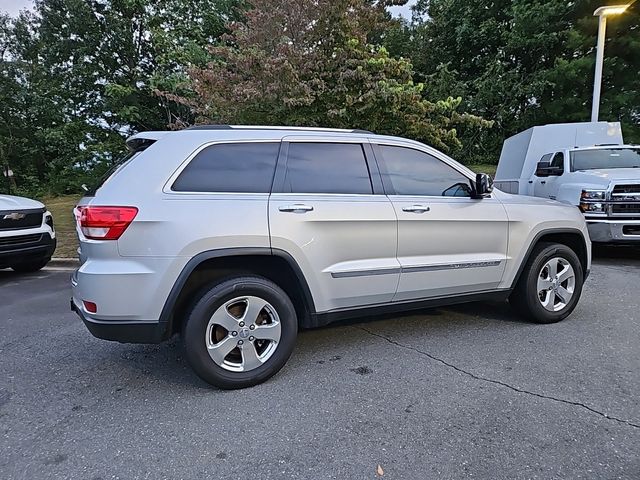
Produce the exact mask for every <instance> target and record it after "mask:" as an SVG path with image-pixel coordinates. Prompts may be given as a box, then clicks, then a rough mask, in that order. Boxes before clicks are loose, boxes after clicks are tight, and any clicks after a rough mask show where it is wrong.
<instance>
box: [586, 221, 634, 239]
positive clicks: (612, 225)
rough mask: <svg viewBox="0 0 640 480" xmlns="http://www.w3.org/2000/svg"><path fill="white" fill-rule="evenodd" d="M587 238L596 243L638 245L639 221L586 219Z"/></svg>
mask: <svg viewBox="0 0 640 480" xmlns="http://www.w3.org/2000/svg"><path fill="white" fill-rule="evenodd" d="M587 227H588V228H589V236H590V237H591V241H592V242H596V243H614V242H615V243H640V220H605V219H602V220H600V219H597V220H594V219H587Z"/></svg>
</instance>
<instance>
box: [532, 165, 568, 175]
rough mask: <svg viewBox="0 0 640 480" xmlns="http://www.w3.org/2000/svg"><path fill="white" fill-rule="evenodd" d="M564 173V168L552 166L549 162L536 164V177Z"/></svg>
mask: <svg viewBox="0 0 640 480" xmlns="http://www.w3.org/2000/svg"><path fill="white" fill-rule="evenodd" d="M558 175H562V168H559V167H551V166H550V164H549V162H538V164H537V165H536V177H551V176H558Z"/></svg>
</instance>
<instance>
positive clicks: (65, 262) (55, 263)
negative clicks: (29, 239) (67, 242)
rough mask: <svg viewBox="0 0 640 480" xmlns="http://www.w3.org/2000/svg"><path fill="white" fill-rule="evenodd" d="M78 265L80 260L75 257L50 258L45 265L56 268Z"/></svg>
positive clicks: (75, 266)
mask: <svg viewBox="0 0 640 480" xmlns="http://www.w3.org/2000/svg"><path fill="white" fill-rule="evenodd" d="M79 266H80V261H79V260H78V259H77V258H56V257H54V258H52V259H51V261H50V262H49V263H47V267H56V268H77V267H79Z"/></svg>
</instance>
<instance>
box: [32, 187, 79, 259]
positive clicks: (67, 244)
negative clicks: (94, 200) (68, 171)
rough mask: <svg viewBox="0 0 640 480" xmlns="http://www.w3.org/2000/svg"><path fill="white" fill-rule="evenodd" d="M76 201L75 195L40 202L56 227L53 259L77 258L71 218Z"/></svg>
mask: <svg viewBox="0 0 640 480" xmlns="http://www.w3.org/2000/svg"><path fill="white" fill-rule="evenodd" d="M78 200H80V197H79V196H77V195H64V196H61V197H48V198H43V199H41V200H40V201H41V202H42V203H44V204H45V206H46V207H47V208H48V209H49V211H50V212H51V213H52V215H53V222H54V225H55V227H56V237H57V239H58V246H57V247H56V251H55V253H54V254H53V256H54V257H58V258H76V257H77V256H78V252H77V250H78V237H77V236H76V223H75V219H74V218H73V208H74V207H75V206H76V205H77V203H78Z"/></svg>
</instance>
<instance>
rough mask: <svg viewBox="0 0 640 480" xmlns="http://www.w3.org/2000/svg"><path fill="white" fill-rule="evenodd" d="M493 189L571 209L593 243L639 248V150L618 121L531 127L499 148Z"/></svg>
mask: <svg viewBox="0 0 640 480" xmlns="http://www.w3.org/2000/svg"><path fill="white" fill-rule="evenodd" d="M496 186H497V187H498V188H500V189H502V190H504V191H507V192H509V193H517V194H521V195H530V196H535V197H540V198H546V199H551V200H557V201H560V202H563V203H567V204H570V205H575V206H576V207H577V208H579V209H580V210H581V211H582V213H583V214H584V215H585V219H586V221H587V225H588V227H589V234H590V236H591V240H592V241H593V242H600V243H609V242H624V243H636V242H638V243H639V244H640V146H636V145H625V144H623V141H622V132H621V130H620V125H619V124H618V123H607V122H594V123H576V124H557V125H544V126H540V127H533V128H531V129H529V130H527V131H525V132H522V133H520V134H518V135H515V136H513V137H510V138H509V139H507V140H506V141H505V143H504V145H503V150H502V155H501V156H500V163H499V164H498V172H497V175H496Z"/></svg>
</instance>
